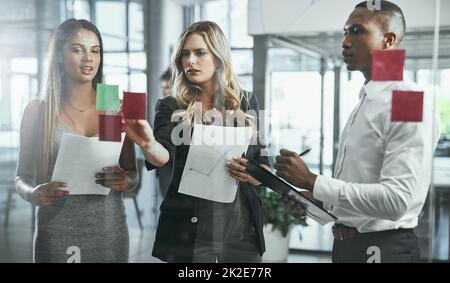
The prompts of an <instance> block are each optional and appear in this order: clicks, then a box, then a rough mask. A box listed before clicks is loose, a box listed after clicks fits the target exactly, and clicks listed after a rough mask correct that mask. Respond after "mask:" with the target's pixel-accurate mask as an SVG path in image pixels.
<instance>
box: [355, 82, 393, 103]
mask: <svg viewBox="0 0 450 283" xmlns="http://www.w3.org/2000/svg"><path fill="white" fill-rule="evenodd" d="M394 83H395V82H393V81H384V82H378V81H377V82H375V81H370V82H368V83H367V84H365V85H364V86H363V87H362V89H361V92H360V94H359V96H360V97H361V96H362V95H364V93H366V94H367V98H368V99H369V100H372V99H374V98H375V96H376V95H377V94H379V93H380V92H382V91H383V90H385V89H386V88H387V87H389V86H391V85H392V84H394Z"/></svg>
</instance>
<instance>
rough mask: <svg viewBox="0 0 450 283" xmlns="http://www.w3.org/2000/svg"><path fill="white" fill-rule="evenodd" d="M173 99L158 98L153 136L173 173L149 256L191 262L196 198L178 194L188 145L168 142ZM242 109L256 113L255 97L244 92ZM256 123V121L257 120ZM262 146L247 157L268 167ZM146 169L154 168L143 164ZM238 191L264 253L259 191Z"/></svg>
mask: <svg viewBox="0 0 450 283" xmlns="http://www.w3.org/2000/svg"><path fill="white" fill-rule="evenodd" d="M180 109H181V108H180V107H179V105H178V103H177V101H176V99H175V98H174V97H166V98H163V99H161V101H160V103H159V105H158V109H157V112H156V116H155V125H154V135H155V138H156V140H157V141H158V142H159V143H161V144H162V145H163V146H164V147H165V148H166V149H167V150H168V151H169V155H170V159H169V162H168V163H167V164H166V165H165V166H171V167H172V170H173V174H172V176H173V178H172V183H171V184H170V186H169V189H168V192H167V195H166V197H165V198H164V201H163V202H162V204H161V207H160V211H161V214H160V217H159V223H158V228H157V231H156V238H155V243H154V246H153V252H152V255H153V256H155V257H157V258H159V259H161V260H163V261H168V262H192V254H193V250H194V242H195V236H196V230H197V229H196V228H197V227H196V223H197V220H198V218H197V217H196V216H197V213H196V211H197V206H198V200H199V199H198V198H196V197H192V196H188V195H184V194H180V193H178V187H179V185H180V180H181V176H182V174H183V170H184V165H185V163H186V159H187V156H188V152H189V145H184V144H182V145H178V146H174V145H173V143H172V141H171V133H172V129H173V128H174V127H175V126H177V125H178V124H179V123H177V122H172V121H171V117H172V113H173V112H174V111H176V110H180ZM241 109H242V110H243V111H244V112H245V111H247V110H255V111H256V113H258V110H259V106H258V101H257V99H256V97H255V96H253V95H252V94H251V93H247V92H245V93H244V95H243V98H242V102H241ZM256 122H258V121H256ZM262 148H263V147H262V145H261V144H260V141H259V138H258V141H257V144H256V145H250V146H249V149H248V151H247V155H246V158H247V159H249V158H253V159H254V160H256V161H258V162H259V163H261V164H268V163H269V162H268V158H267V157H266V156H261V154H260V153H261V149H262ZM146 166H147V169H148V170H152V169H154V168H155V167H154V166H153V165H151V164H150V163H149V162H147V161H146ZM238 189H240V190H244V192H245V198H246V201H248V203H249V204H250V207H251V211H252V215H251V219H252V220H253V223H254V225H255V229H256V231H257V234H258V242H259V252H260V254H261V255H262V254H263V253H264V251H265V244H264V236H263V225H264V222H263V215H262V210H261V205H262V203H261V199H260V198H259V195H258V193H257V190H258V188H257V187H255V186H253V185H250V184H248V183H244V184H240V185H239V188H238Z"/></svg>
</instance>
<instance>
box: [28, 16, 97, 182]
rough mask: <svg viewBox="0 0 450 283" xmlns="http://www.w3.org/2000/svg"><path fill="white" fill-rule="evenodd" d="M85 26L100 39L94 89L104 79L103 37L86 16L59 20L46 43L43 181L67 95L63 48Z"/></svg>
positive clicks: (41, 171) (41, 176) (43, 96)
mask: <svg viewBox="0 0 450 283" xmlns="http://www.w3.org/2000/svg"><path fill="white" fill-rule="evenodd" d="M82 28H84V29H87V30H90V31H92V32H94V33H95V34H96V35H97V38H98V41H99V43H100V65H99V68H98V71H97V74H96V75H95V77H94V79H93V80H92V88H93V89H96V87H97V83H101V82H102V80H103V41H102V37H101V35H100V32H99V30H98V29H97V27H96V26H95V25H94V24H92V23H91V22H89V21H87V20H77V19H73V18H71V19H67V20H65V21H64V22H63V23H61V24H60V25H59V26H58V28H57V29H56V31H55V32H54V34H53V36H52V39H51V41H50V47H49V70H48V75H47V78H46V81H45V86H44V91H43V92H42V94H41V98H40V99H41V102H42V103H41V104H42V106H43V107H42V109H41V111H42V112H41V117H42V129H43V141H42V146H41V157H40V160H41V162H40V164H42V165H43V166H40V170H39V172H38V176H37V177H38V179H39V180H40V181H41V182H42V181H45V180H46V179H47V175H48V166H47V164H48V161H49V158H50V157H51V154H52V153H53V149H54V142H53V140H54V135H55V127H56V122H57V119H59V118H60V111H61V109H62V107H63V105H64V103H65V101H66V99H67V91H66V86H67V83H66V80H67V75H66V70H65V68H64V61H63V60H64V48H65V44H66V43H68V42H70V40H71V39H72V37H73V36H74V35H75V33H76V32H78V31H79V30H80V29H82Z"/></svg>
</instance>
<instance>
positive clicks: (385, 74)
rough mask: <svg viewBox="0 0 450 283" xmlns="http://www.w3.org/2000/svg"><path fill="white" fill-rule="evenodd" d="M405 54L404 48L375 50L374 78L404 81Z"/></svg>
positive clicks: (373, 60) (373, 57)
mask: <svg viewBox="0 0 450 283" xmlns="http://www.w3.org/2000/svg"><path fill="white" fill-rule="evenodd" d="M405 56H406V53H405V50H402V49H392V50H378V49H377V50H373V51H372V80H374V81H402V80H403V67H404V66H405Z"/></svg>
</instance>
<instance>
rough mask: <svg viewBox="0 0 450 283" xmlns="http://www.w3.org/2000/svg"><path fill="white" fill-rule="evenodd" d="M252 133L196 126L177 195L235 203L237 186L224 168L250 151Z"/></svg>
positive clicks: (244, 128) (250, 129)
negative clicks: (232, 160) (227, 163)
mask: <svg viewBox="0 0 450 283" xmlns="http://www.w3.org/2000/svg"><path fill="white" fill-rule="evenodd" d="M252 131H253V129H252V128H251V127H219V126H205V125H201V124H197V125H195V126H194V133H193V135H192V140H191V144H190V149H189V154H188V157H187V160H186V165H185V166H184V170H183V175H182V177H181V181H180V187H179V188H178V192H179V193H182V194H186V195H190V196H194V197H198V198H202V199H207V200H212V201H217V202H222V203H230V202H233V201H234V199H235V197H236V192H237V185H238V184H237V182H236V180H235V179H233V178H232V177H231V176H230V175H229V174H228V171H227V170H226V168H225V164H226V162H227V161H229V160H231V159H232V158H233V157H241V156H242V154H243V153H245V152H246V151H247V148H248V146H249V143H250V139H251V136H252Z"/></svg>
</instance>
